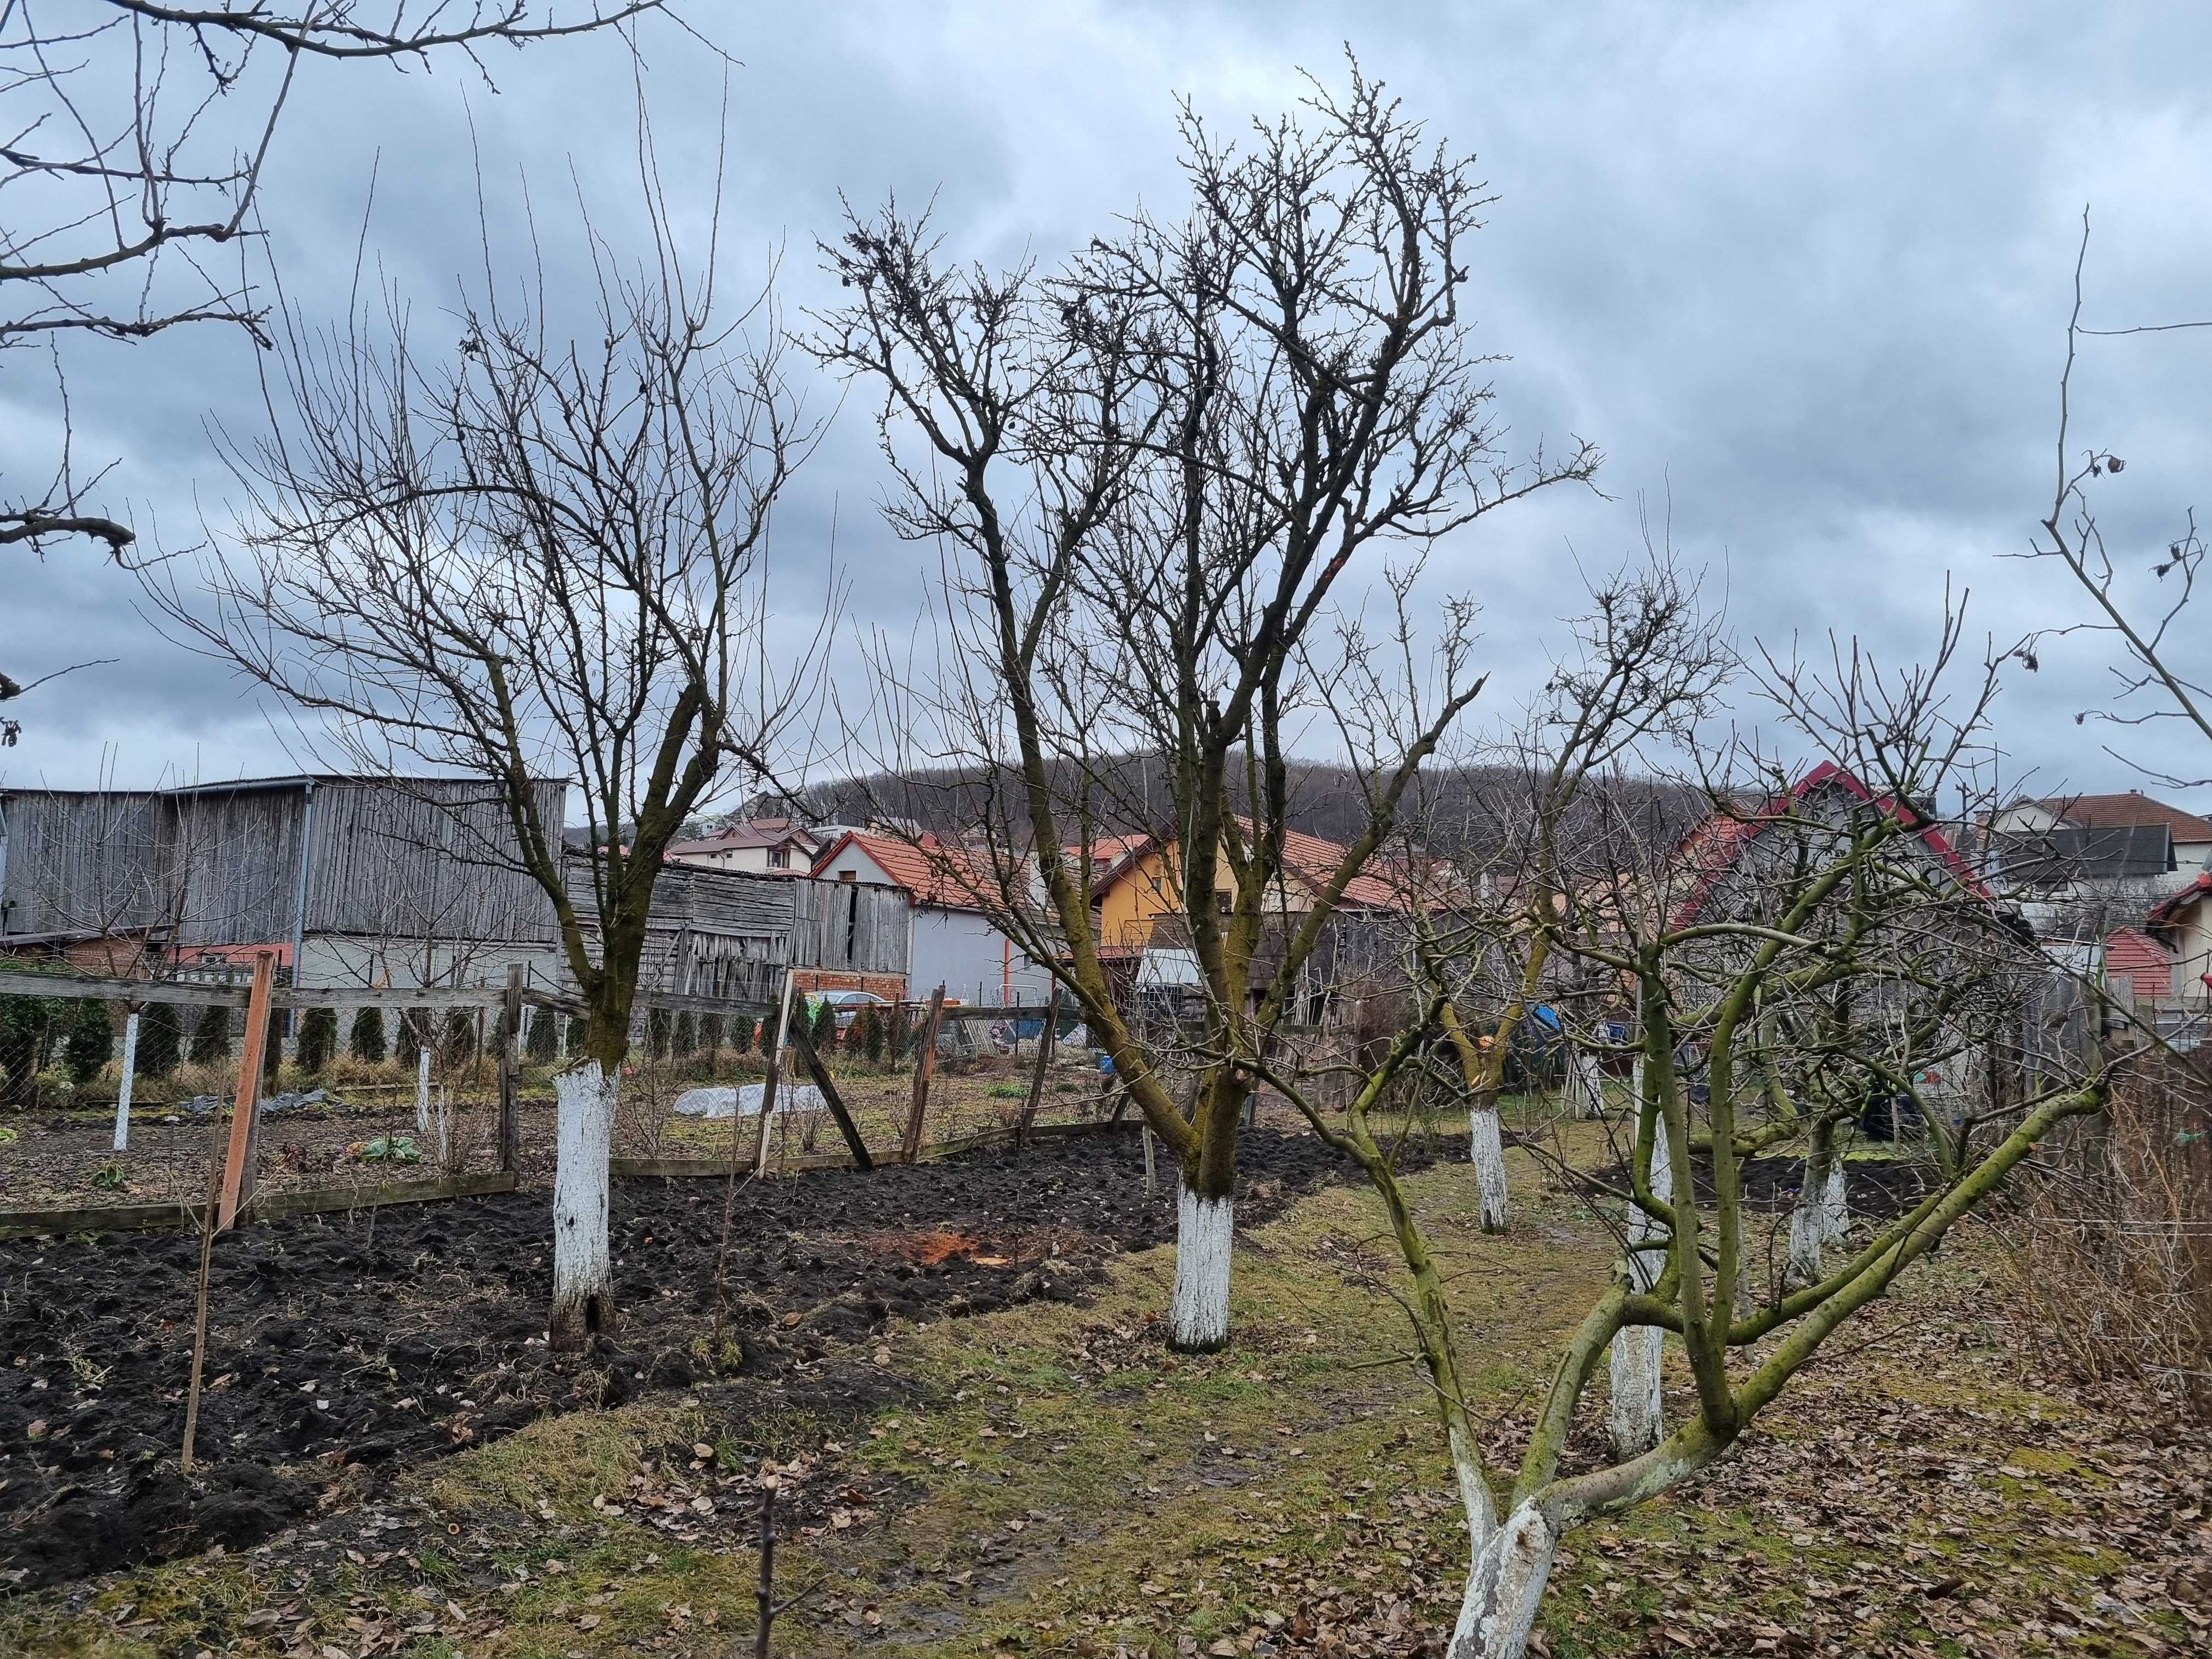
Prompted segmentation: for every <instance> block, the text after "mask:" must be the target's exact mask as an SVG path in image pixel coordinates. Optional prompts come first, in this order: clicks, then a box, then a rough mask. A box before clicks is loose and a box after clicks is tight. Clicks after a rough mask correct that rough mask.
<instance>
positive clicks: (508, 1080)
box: [499, 962, 522, 1173]
mask: <svg viewBox="0 0 2212 1659" xmlns="http://www.w3.org/2000/svg"><path fill="white" fill-rule="evenodd" d="M499 1027H500V1042H499V1167H500V1168H501V1169H502V1170H507V1171H509V1172H510V1173H512V1172H513V1170H518V1169H520V1168H521V1167H522V1111H521V1103H520V1101H519V1100H518V1099H517V1098H516V1097H517V1096H518V1095H519V1094H520V1092H521V1088H522V1079H521V1072H522V964H521V963H519V962H510V963H507V1000H506V1001H505V1002H504V1003H503V1004H502V1005H501V1009H500V1023H499Z"/></svg>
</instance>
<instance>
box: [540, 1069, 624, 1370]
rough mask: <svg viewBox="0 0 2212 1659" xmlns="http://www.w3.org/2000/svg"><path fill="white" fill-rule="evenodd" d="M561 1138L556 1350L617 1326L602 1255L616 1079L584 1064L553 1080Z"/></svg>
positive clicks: (551, 1326)
mask: <svg viewBox="0 0 2212 1659" xmlns="http://www.w3.org/2000/svg"><path fill="white" fill-rule="evenodd" d="M553 1095H554V1099H555V1101H556V1122H557V1124H558V1127H559V1133H560V1152H559V1160H560V1161H559V1163H558V1164H556V1167H555V1170H554V1175H553V1314H552V1317H551V1319H550V1321H549V1322H548V1324H547V1331H546V1334H547V1337H548V1339H549V1340H550V1342H551V1344H552V1346H554V1347H556V1348H580V1347H582V1346H585V1345H586V1343H587V1342H589V1341H590V1340H591V1338H592V1334H593V1333H595V1332H598V1331H602V1330H605V1329H606V1328H608V1327H610V1326H611V1325H612V1324H613V1323H614V1276H613V1273H612V1271H611V1267H609V1264H608V1256H607V1154H608V1150H609V1148H610V1147H611V1145H612V1143H613V1138H614V1123H615V1079H613V1078H612V1077H611V1076H609V1075H608V1074H606V1073H604V1072H602V1071H601V1070H600V1068H599V1062H598V1061H597V1060H587V1061H586V1062H585V1063H584V1064H583V1065H581V1066H578V1067H577V1068H576V1069H575V1070H574V1071H572V1072H564V1073H562V1074H561V1075H560V1076H559V1077H556V1078H555V1079H553Z"/></svg>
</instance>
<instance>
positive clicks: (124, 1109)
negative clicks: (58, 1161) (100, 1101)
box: [115, 1008, 138, 1152]
mask: <svg viewBox="0 0 2212 1659" xmlns="http://www.w3.org/2000/svg"><path fill="white" fill-rule="evenodd" d="M137 1069H138V1011H137V1009H136V1008H133V1009H131V1012H130V1013H129V1014H128V1015H127V1016H126V1017H125V1019H124V1021H123V1079H122V1081H121V1082H119V1083H118V1084H117V1085H116V1086H115V1150H116V1151H117V1152H129V1151H130V1150H131V1077H132V1075H133V1074H134V1073H136V1072H137Z"/></svg>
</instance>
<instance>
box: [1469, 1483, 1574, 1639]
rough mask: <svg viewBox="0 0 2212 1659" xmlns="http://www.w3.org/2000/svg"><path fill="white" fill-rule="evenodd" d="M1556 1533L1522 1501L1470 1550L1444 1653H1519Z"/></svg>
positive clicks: (1555, 1547)
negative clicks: (1455, 1620)
mask: <svg viewBox="0 0 2212 1659" xmlns="http://www.w3.org/2000/svg"><path fill="white" fill-rule="evenodd" d="M1558 1553H1559V1535H1558V1534H1556V1533H1554V1532H1553V1530H1552V1528H1551V1526H1550V1523H1548V1522H1547V1521H1546V1520H1545V1519H1544V1517H1543V1516H1541V1515H1540V1514H1539V1513H1538V1512H1537V1511H1536V1510H1534V1508H1532V1507H1530V1506H1529V1505H1528V1504H1522V1506H1521V1507H1520V1508H1519V1509H1517V1510H1514V1511H1513V1513H1512V1514H1510V1515H1509V1516H1506V1517H1505V1524H1504V1525H1503V1526H1501V1527H1499V1528H1498V1529H1497V1530H1496V1531H1495V1532H1493V1533H1492V1534H1490V1537H1489V1540H1488V1541H1487V1542H1486V1543H1485V1544H1484V1545H1483V1546H1482V1547H1480V1549H1478V1550H1477V1551H1476V1552H1475V1554H1474V1565H1472V1566H1471V1567H1470V1568H1469V1569H1468V1575H1467V1589H1466V1592H1465V1593H1464V1594H1463V1595H1462V1597H1461V1600H1460V1608H1459V1622H1458V1624H1457V1625H1456V1626H1454V1627H1453V1630H1452V1638H1451V1645H1450V1646H1449V1648H1447V1649H1446V1650H1445V1653H1446V1655H1447V1659H1522V1654H1524V1653H1525V1652H1526V1651H1527V1650H1528V1632H1529V1631H1530V1630H1531V1629H1532V1628H1533V1627H1534V1625H1535V1622H1536V1610H1537V1608H1538V1607H1541V1606H1542V1605H1543V1601H1544V1587H1545V1586H1546V1584H1547V1583H1549V1582H1550V1580H1551V1577H1552V1562H1553V1557H1554V1556H1556V1555H1557V1554H1558Z"/></svg>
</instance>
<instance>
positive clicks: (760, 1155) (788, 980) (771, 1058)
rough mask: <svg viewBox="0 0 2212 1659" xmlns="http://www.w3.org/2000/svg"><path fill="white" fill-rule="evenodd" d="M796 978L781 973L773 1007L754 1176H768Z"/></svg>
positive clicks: (789, 974)
mask: <svg viewBox="0 0 2212 1659" xmlns="http://www.w3.org/2000/svg"><path fill="white" fill-rule="evenodd" d="M798 983H799V975H797V973H795V972H794V971H793V969H788V968H787V969H784V970H783V1000H781V1002H780V1003H778V1004H777V1006H776V1014H775V1042H774V1043H772V1044H770V1045H769V1051H768V1070H767V1073H766V1074H765V1075H764V1076H763V1078H762V1079H761V1109H760V1136H759V1138H758V1139H757V1140H755V1141H754V1142H753V1174H754V1175H755V1176H763V1175H766V1174H767V1173H768V1121H769V1118H770V1117H772V1116H774V1115H775V1085H776V1084H777V1082H778V1081H779V1080H780V1079H781V1077H782V1074H783V1045H784V1044H785V1043H787V1042H790V1041H791V998H792V993H793V990H794V989H795V988H796V987H797V985H798Z"/></svg>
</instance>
